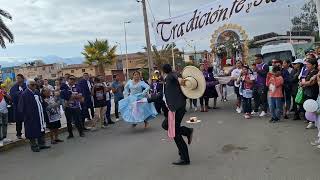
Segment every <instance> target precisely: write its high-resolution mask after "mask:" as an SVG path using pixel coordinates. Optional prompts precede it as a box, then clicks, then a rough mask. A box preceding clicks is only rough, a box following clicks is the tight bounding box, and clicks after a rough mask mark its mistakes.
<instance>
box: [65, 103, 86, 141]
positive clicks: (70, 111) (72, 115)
mask: <svg viewBox="0 0 320 180" xmlns="http://www.w3.org/2000/svg"><path fill="white" fill-rule="evenodd" d="M65 115H66V119H67V128H68V132H69V136H73V132H72V122H74V124H75V125H76V127H77V129H78V132H79V134H82V133H83V128H84V126H83V124H82V122H81V110H80V108H69V107H66V108H65Z"/></svg>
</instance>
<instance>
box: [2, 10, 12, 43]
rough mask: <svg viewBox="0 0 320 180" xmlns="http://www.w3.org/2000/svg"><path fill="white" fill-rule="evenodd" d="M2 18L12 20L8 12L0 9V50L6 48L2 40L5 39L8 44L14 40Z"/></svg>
mask: <svg viewBox="0 0 320 180" xmlns="http://www.w3.org/2000/svg"><path fill="white" fill-rule="evenodd" d="M2 17H4V18H7V19H10V20H12V16H11V15H10V14H9V13H8V12H6V11H4V10H2V9H0V46H1V47H2V48H6V43H5V41H4V40H5V39H7V40H8V41H9V43H13V41H14V38H13V34H12V32H11V31H10V29H9V28H8V27H7V26H6V24H5V23H4V22H3V19H2Z"/></svg>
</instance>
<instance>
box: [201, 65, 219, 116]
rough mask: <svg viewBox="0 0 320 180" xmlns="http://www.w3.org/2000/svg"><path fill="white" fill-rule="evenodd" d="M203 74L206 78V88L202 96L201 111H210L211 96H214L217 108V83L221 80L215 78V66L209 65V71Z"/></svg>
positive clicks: (214, 106)
mask: <svg viewBox="0 0 320 180" xmlns="http://www.w3.org/2000/svg"><path fill="white" fill-rule="evenodd" d="M200 69H201V68H200ZM203 75H204V77H205V79H206V90H205V92H204V94H203V96H202V97H201V98H200V105H201V112H208V106H209V99H210V98H214V104H213V109H216V108H217V98H218V92H217V90H216V85H218V84H219V81H218V80H217V79H215V78H214V75H213V67H209V68H208V70H207V71H203ZM203 101H204V102H203ZM204 104H205V106H204Z"/></svg>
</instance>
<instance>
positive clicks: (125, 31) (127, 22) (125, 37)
mask: <svg viewBox="0 0 320 180" xmlns="http://www.w3.org/2000/svg"><path fill="white" fill-rule="evenodd" d="M130 23H131V21H126V22H124V23H123V27H124V41H125V44H126V80H129V63H128V43H127V28H126V24H130Z"/></svg>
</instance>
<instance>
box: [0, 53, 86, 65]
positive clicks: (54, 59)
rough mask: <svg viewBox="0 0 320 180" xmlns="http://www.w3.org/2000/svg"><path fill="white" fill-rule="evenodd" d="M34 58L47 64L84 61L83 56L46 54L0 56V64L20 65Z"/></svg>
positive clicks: (80, 62)
mask: <svg viewBox="0 0 320 180" xmlns="http://www.w3.org/2000/svg"><path fill="white" fill-rule="evenodd" d="M34 60H43V62H44V63H46V64H52V63H66V64H68V65H69V64H82V63H83V62H84V58H83V57H69V58H62V57H59V56H55V55H50V56H44V57H30V58H20V57H9V58H5V57H3V58H2V57H0V65H1V67H12V66H20V65H22V64H24V63H27V62H31V61H34Z"/></svg>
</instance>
